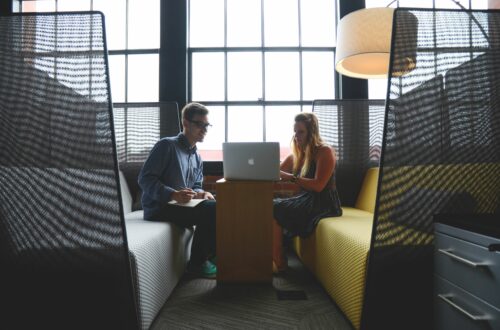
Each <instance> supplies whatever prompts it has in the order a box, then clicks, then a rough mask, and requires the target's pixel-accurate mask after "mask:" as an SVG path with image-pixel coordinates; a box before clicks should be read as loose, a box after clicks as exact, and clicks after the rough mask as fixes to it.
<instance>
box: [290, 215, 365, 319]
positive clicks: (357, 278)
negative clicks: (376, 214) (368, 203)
mask: <svg viewBox="0 0 500 330" xmlns="http://www.w3.org/2000/svg"><path fill="white" fill-rule="evenodd" d="M343 211H344V212H343V215H342V216H341V217H332V218H324V219H322V220H321V221H320V222H319V224H318V226H317V227H316V230H315V232H314V233H313V234H312V235H310V236H309V237H308V238H306V239H301V238H296V239H295V241H294V247H295V251H296V252H297V255H298V256H299V257H300V259H301V260H302V262H303V263H304V264H305V265H306V266H307V268H309V269H310V270H311V271H312V272H313V273H314V274H315V275H316V277H317V278H318V280H319V281H320V282H321V284H322V285H323V287H324V288H325V290H326V291H327V293H328V294H329V295H330V296H331V297H332V298H333V300H334V301H335V302H336V303H337V305H338V306H339V307H340V309H341V310H342V311H343V312H344V314H345V315H346V316H347V318H348V319H349V320H350V321H351V323H352V324H353V326H354V327H355V328H356V329H359V326H360V321H361V309H362V306H363V295H364V289H365V277H366V265H367V260H368V253H369V250H370V241H371V232H372V225H373V214H372V213H370V212H366V211H363V210H358V209H355V208H350V207H344V208H343Z"/></svg>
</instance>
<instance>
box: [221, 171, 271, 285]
mask: <svg viewBox="0 0 500 330" xmlns="http://www.w3.org/2000/svg"><path fill="white" fill-rule="evenodd" d="M273 186H274V183H273V182H272V181H226V180H224V179H221V180H219V181H217V182H216V192H217V281H218V282H234V283H241V282H269V283H270V282H272V275H273V270H272V224H273V221H274V220H273Z"/></svg>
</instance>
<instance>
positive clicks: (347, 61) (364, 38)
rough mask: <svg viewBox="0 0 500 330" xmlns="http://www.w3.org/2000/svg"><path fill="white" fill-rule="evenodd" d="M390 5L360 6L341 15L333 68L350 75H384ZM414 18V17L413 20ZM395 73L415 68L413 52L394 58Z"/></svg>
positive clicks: (390, 29)
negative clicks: (397, 65)
mask: <svg viewBox="0 0 500 330" xmlns="http://www.w3.org/2000/svg"><path fill="white" fill-rule="evenodd" d="M393 16H394V9H393V8H389V7H386V8H367V9H360V10H357V11H355V12H352V13H350V14H348V15H346V16H344V17H343V18H342V19H341V20H340V23H339V25H338V30H337V52H336V56H335V69H336V70H337V71H338V72H339V73H341V74H343V75H346V76H349V77H354V78H364V79H368V78H385V77H387V74H388V70H389V60H390V51H391V35H392V20H393ZM415 22H416V20H415ZM396 62H398V63H402V66H401V65H399V67H400V69H398V70H397V72H393V74H394V73H395V74H396V75H402V74H405V73H407V72H409V71H411V70H413V69H414V68H415V53H413V54H407V56H405V57H404V58H401V59H396Z"/></svg>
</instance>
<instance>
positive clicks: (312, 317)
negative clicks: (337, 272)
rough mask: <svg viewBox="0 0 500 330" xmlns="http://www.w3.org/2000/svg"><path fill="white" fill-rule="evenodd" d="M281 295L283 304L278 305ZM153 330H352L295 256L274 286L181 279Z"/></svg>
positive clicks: (290, 259)
mask: <svg viewBox="0 0 500 330" xmlns="http://www.w3.org/2000/svg"><path fill="white" fill-rule="evenodd" d="M280 295H282V298H283V299H279V297H280ZM150 329H151V330H160V329H335V330H352V326H351V325H350V323H349V321H347V319H346V318H345V317H344V315H343V314H342V313H341V312H340V310H339V309H338V307H337V306H336V305H335V303H334V302H333V301H332V300H331V298H330V297H329V296H328V295H327V293H326V292H325V291H324V289H323V288H322V287H321V286H320V284H319V283H318V282H317V281H316V280H315V278H314V277H313V275H312V274H311V273H310V272H309V271H307V270H306V268H305V267H304V266H303V265H302V263H301V262H300V261H298V259H297V257H296V256H293V255H290V256H289V269H288V270H287V271H286V272H284V273H282V274H279V275H275V276H274V278H273V284H272V285H270V284H269V285H257V284H255V285H254V284H227V285H217V282H216V281H215V280H207V279H193V278H189V277H184V278H183V279H181V281H180V282H179V284H178V285H177V287H176V288H175V290H174V291H173V293H172V295H171V296H170V298H169V299H168V301H167V302H166V303H165V305H164V306H163V308H162V310H161V311H160V313H159V315H158V316H157V318H156V319H155V321H154V322H153V324H152V326H151V328H150Z"/></svg>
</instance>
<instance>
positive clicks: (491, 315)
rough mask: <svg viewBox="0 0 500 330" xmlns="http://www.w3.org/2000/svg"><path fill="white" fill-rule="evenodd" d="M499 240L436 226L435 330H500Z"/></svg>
mask: <svg viewBox="0 0 500 330" xmlns="http://www.w3.org/2000/svg"><path fill="white" fill-rule="evenodd" d="M499 244H500V239H498V238H494V237H489V236H486V235H482V234H478V233H475V232H471V231H467V230H463V229H460V228H456V227H453V226H449V225H445V224H441V223H436V224H435V250H434V303H435V328H436V329H439V330H441V329H443V330H445V329H453V330H457V329H467V330H469V329H500V252H499V249H498V246H499Z"/></svg>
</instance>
